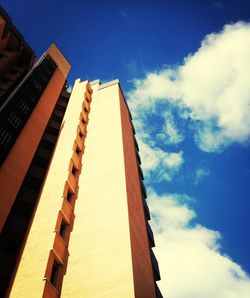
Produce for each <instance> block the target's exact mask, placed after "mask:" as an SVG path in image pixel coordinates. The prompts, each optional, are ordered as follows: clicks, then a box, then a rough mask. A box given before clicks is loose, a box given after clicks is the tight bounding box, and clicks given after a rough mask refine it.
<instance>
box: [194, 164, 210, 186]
mask: <svg viewBox="0 0 250 298" xmlns="http://www.w3.org/2000/svg"><path fill="white" fill-rule="evenodd" d="M209 175H210V171H209V170H208V169H203V168H199V169H197V170H196V172H195V177H194V184H195V185H197V184H198V183H200V182H201V180H202V179H204V178H205V177H207V176H209Z"/></svg>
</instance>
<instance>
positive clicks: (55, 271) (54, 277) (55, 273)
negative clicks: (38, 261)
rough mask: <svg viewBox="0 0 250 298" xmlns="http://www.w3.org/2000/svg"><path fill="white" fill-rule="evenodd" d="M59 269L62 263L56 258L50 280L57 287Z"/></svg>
mask: <svg viewBox="0 0 250 298" xmlns="http://www.w3.org/2000/svg"><path fill="white" fill-rule="evenodd" d="M59 269H60V264H59V263H58V262H57V261H56V260H54V263H53V267H52V270H51V275H50V282H51V284H52V285H53V286H54V287H55V288H56V285H57V282H58V276H59Z"/></svg>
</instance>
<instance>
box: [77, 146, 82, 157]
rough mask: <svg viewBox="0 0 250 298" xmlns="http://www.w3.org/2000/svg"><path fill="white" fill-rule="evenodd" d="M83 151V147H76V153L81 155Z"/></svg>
mask: <svg viewBox="0 0 250 298" xmlns="http://www.w3.org/2000/svg"><path fill="white" fill-rule="evenodd" d="M81 152H82V151H81V149H80V148H79V147H76V154H77V155H80V154H81Z"/></svg>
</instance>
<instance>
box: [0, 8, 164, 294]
mask: <svg viewBox="0 0 250 298" xmlns="http://www.w3.org/2000/svg"><path fill="white" fill-rule="evenodd" d="M0 12H1V15H2V18H1V23H0V25H1V27H0V28H1V31H0V32H5V34H3V33H2V37H1V35H0V38H2V39H1V40H4V41H5V39H6V38H7V39H8V38H9V39H10V37H9V36H10V35H11V34H12V33H11V32H16V31H15V30H16V29H15V28H14V25H11V26H9V28H14V29H13V30H12V31H8V29H6V28H5V27H4V26H3V27H2V24H5V26H6V24H7V23H8V24H9V23H10V21H11V20H10V18H9V16H8V15H7V14H6V13H5V12H4V11H3V10H2V9H1V11H0ZM6 16H7V17H6ZM2 19H4V21H5V23H4V22H3V21H2ZM6 30H7V32H6ZM22 40H23V39H22ZM3 44H4V43H2V42H1V45H3ZM23 45H24V46H23V47H27V49H29V47H28V46H27V45H26V44H25V43H24V44H23ZM0 48H1V47H0ZM21 48H22V47H20V48H19V51H20V49H21ZM4 51H7V52H8V48H6V47H5V48H4ZM29 53H30V55H31V56H30V60H29V63H28V62H27V65H26V72H24V73H23V75H22V78H20V79H16V81H15V80H13V82H14V83H13V84H12V86H13V87H11V88H12V89H11V90H10V91H8V92H6V94H5V95H4V103H3V105H2V107H1V110H0V146H1V147H0V163H1V167H0V190H1V193H0V195H1V197H0V228H1V230H0V231H1V234H0V264H1V265H0V296H1V297H98V298H99V297H116V298H117V297H139V298H140V297H141V298H144V297H152V298H153V297H162V296H161V293H160V291H159V289H158V286H157V284H156V281H157V280H159V279H160V274H159V268H158V263H157V260H156V258H155V256H154V253H153V251H152V249H151V248H152V247H153V246H154V237H153V233H152V230H151V228H150V225H149V223H148V220H150V213H149V210H148V207H147V203H146V197H147V195H146V189H145V187H144V184H143V173H142V170H141V166H140V163H141V161H140V156H139V148H138V144H137V141H136V138H135V130H134V127H133V124H132V117H131V114H130V111H129V108H128V106H127V103H126V100H125V98H124V95H123V93H122V89H121V87H120V84H119V81H118V80H114V81H111V82H108V83H103V84H102V83H101V82H100V80H96V81H93V82H88V81H81V80H80V79H78V80H76V81H75V83H74V86H73V89H72V92H71V93H69V92H67V91H66V78H67V75H68V72H69V70H70V64H69V62H68V61H67V60H66V58H65V57H64V56H63V54H62V53H61V52H60V50H59V49H58V48H57V46H56V45H54V44H53V45H51V47H50V48H49V49H48V50H47V51H46V52H45V54H44V55H43V56H42V57H41V58H40V59H39V60H38V61H37V62H36V63H35V64H33V61H34V54H33V52H32V51H31V50H30V51H29ZM0 54H1V51H0ZM7 56H8V55H7ZM0 57H1V56H0ZM21 62H22V61H21ZM21 62H16V65H15V67H18V66H19V63H21ZM1 63H2V62H1V60H0V70H1V69H2V68H1V65H2V64H1ZM6 69H7V68H6ZM10 71H11V68H8V71H7V70H5V71H4V72H3V73H4V75H3V76H2V77H5V78H6V76H7V75H6V73H9V72H10ZM7 77H8V76H7ZM0 78H1V77H0ZM3 83H4V84H5V83H6V81H4V82H3ZM0 84H2V81H1V82H0ZM0 86H1V85H0Z"/></svg>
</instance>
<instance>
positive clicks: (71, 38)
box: [0, 0, 250, 298]
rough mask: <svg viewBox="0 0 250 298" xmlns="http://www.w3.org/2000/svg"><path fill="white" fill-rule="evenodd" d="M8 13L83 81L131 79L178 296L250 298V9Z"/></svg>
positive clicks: (170, 283) (14, 6)
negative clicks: (55, 50) (54, 48)
mask: <svg viewBox="0 0 250 298" xmlns="http://www.w3.org/2000/svg"><path fill="white" fill-rule="evenodd" d="M0 4H1V5H2V6H3V7H4V8H5V9H6V10H7V11H8V13H9V14H10V15H11V17H12V19H13V22H14V23H15V24H16V26H17V27H18V28H19V30H20V31H21V32H22V34H23V35H24V36H25V39H26V41H27V42H28V43H29V45H30V46H31V48H32V49H33V50H34V51H35V53H36V56H37V57H39V56H40V55H41V54H42V53H43V52H44V51H45V50H46V49H47V48H48V47H49V45H50V44H51V43H52V42H55V43H56V44H57V45H58V46H59V48H60V49H61V50H62V52H63V53H64V55H65V56H66V57H67V58H68V60H69V61H70V63H71V65H72V70H71V72H70V75H69V77H68V84H69V85H72V84H73V82H74V80H75V79H76V78H79V77H80V78H81V79H83V80H90V81H91V80H95V79H97V78H99V79H101V80H102V81H103V82H106V81H109V80H112V79H116V78H119V80H120V84H121V86H122V88H123V91H124V94H125V96H126V99H127V101H128V104H129V107H130V109H131V112H132V116H133V122H134V125H135V128H136V132H137V134H136V136H137V139H138V142H139V147H140V154H141V157H142V166H143V170H144V174H145V175H144V176H145V184H146V186H147V192H148V199H147V200H148V204H149V207H150V210H151V215H152V220H151V221H150V224H151V226H152V228H153V230H154V234H155V242H156V247H155V248H154V251H155V254H156V256H157V258H158V262H159V266H160V272H161V277H162V280H161V281H160V282H159V283H158V285H159V287H160V289H161V291H162V293H163V295H164V297H165V296H166V297H169V298H184V297H185V298H196V297H197V298H198V297H199V298H206V297H210V298H211V297H213V298H239V297H240V298H241V297H242V298H247V297H249V295H250V294H249V293H250V276H249V273H250V258H249V252H250V237H249V226H250V216H249V214H250V201H249V191H250V184H249V181H250V152H249V145H250V143H249V139H250V138H249V137H250V116H249V115H250V113H249V112H250V110H249V107H250V79H249V78H250V2H249V1H248V0H237V1H230V0H228V1H226V0H219V1H213V0H211V1H206V0H199V1H198V0H197V1H195V0H193V1H192V0H186V1H181V0H175V1H171V0H169V1H160V0H159V1H157V0H156V1H146V0H144V1H143V0H141V1H140V0H137V1H129V0H128V1H118V0H117V1H94V0H92V1H75V0H72V1H70V2H69V1H58V0H55V1H47V0H44V1H29V0H23V1H16V0H6V1H5V0H4V1H0Z"/></svg>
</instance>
